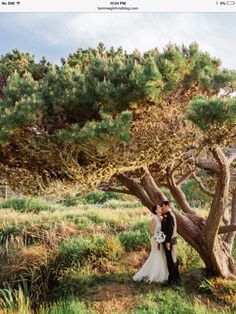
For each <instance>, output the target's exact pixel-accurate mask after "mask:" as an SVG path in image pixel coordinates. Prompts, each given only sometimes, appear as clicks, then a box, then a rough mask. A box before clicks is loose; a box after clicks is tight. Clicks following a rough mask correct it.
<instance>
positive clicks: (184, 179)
mask: <svg viewBox="0 0 236 314" xmlns="http://www.w3.org/2000/svg"><path fill="white" fill-rule="evenodd" d="M192 173H193V170H191V169H190V170H189V171H188V172H186V173H185V174H184V175H183V176H182V177H181V178H180V179H179V180H178V181H177V182H176V185H181V184H182V183H183V182H184V181H186V180H187V179H188V178H189V177H191V175H192Z"/></svg>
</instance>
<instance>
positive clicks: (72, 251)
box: [58, 235, 124, 267]
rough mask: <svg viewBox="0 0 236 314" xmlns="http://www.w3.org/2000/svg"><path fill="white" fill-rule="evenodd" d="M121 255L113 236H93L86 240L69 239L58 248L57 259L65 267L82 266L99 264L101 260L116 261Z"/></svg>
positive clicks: (117, 241)
mask: <svg viewBox="0 0 236 314" xmlns="http://www.w3.org/2000/svg"><path fill="white" fill-rule="evenodd" d="M123 253H124V250H123V247H122V245H121V243H120V241H119V239H118V238H116V237H115V236H109V237H104V236H101V235H94V236H93V237H87V238H85V237H76V238H71V239H70V240H69V241H67V242H64V243H61V244H60V245H59V248H58V259H59V260H60V262H61V263H63V264H64V266H66V267H72V266H75V265H78V266H84V265H85V264H88V263H92V264H96V263H99V259H101V258H106V259H109V260H111V261H117V260H119V259H120V258H121V256H122V255H123Z"/></svg>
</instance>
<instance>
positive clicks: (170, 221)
mask: <svg viewBox="0 0 236 314" xmlns="http://www.w3.org/2000/svg"><path fill="white" fill-rule="evenodd" d="M152 211H153V214H154V216H153V219H152V221H151V224H150V233H151V253H150V255H149V257H148V259H147V260H146V262H145V263H144V265H143V266H142V268H141V269H140V271H139V272H138V273H136V274H135V275H134V276H133V280H135V281H141V280H145V281H147V282H166V281H167V285H173V284H178V283H179V282H180V276H179V270H178V263H177V257H176V236H177V225H176V218H175V216H174V214H173V213H172V211H171V207H170V202H169V201H164V202H163V203H162V205H161V206H153V209H152ZM157 234H161V235H163V239H162V240H161V241H159V242H158V241H157V236H156V235H157ZM160 242H162V243H161V244H160Z"/></svg>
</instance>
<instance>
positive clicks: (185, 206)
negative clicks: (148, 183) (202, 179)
mask: <svg viewBox="0 0 236 314" xmlns="http://www.w3.org/2000/svg"><path fill="white" fill-rule="evenodd" d="M167 183H168V187H169V190H170V192H171V194H172V195H173V197H174V199H175V200H176V202H177V203H178V204H179V205H180V207H181V209H182V210H183V211H184V212H185V213H190V214H196V213H195V211H194V210H193V209H192V208H191V206H190V205H189V203H188V201H187V199H186V197H185V194H184V193H183V191H182V190H181V188H180V187H179V186H178V185H177V184H176V183H175V179H174V175H173V170H171V169H167Z"/></svg>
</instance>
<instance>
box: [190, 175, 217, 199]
mask: <svg viewBox="0 0 236 314" xmlns="http://www.w3.org/2000/svg"><path fill="white" fill-rule="evenodd" d="M193 178H194V179H195V180H196V181H197V182H198V185H199V188H200V189H201V191H202V192H204V193H205V194H207V195H208V196H210V197H214V195H215V193H214V192H211V191H210V190H208V189H207V188H206V187H205V186H204V184H203V182H202V181H201V180H200V179H199V178H198V177H197V175H196V173H193Z"/></svg>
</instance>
